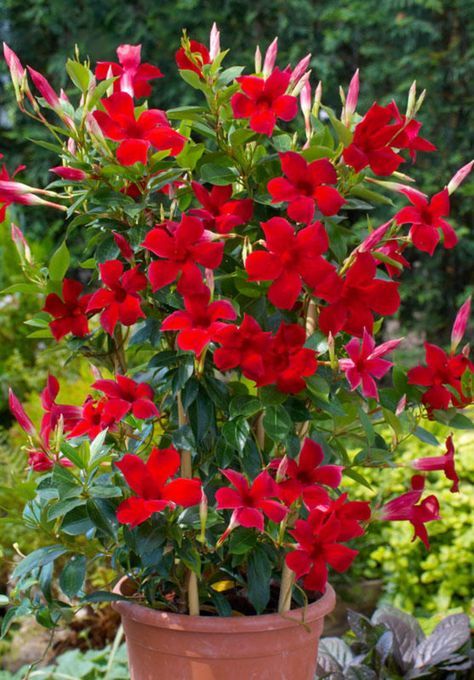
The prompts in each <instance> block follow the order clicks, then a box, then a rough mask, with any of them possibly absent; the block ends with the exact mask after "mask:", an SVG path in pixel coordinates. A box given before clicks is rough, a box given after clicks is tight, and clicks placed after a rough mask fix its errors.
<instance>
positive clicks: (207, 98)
mask: <svg viewBox="0 0 474 680" xmlns="http://www.w3.org/2000/svg"><path fill="white" fill-rule="evenodd" d="M227 52H228V51H227V50H225V51H221V49H220V45H219V32H218V30H217V28H216V26H214V27H213V29H212V32H211V38H210V47H209V48H208V47H206V46H205V45H202V44H199V43H197V42H195V41H193V40H190V39H189V38H188V37H187V36H186V35H185V36H184V38H183V40H182V46H181V47H180V49H179V50H178V51H177V53H176V62H177V65H178V67H179V73H180V75H181V77H182V78H183V79H184V81H185V82H186V83H187V84H188V85H189V86H190V87H191V88H193V89H194V90H195V91H196V103H195V104H194V105H192V106H188V105H186V106H178V107H176V108H173V109H171V110H169V111H167V112H164V111H162V110H160V109H156V108H152V107H151V106H150V105H149V104H148V98H149V96H150V94H151V90H152V87H155V86H156V88H157V89H158V91H159V87H163V85H162V82H163V81H161V80H159V79H161V77H162V73H161V71H160V70H159V68H157V67H156V66H153V65H151V64H149V63H142V62H141V55H140V46H137V45H135V46H134V45H121V46H120V47H119V48H118V50H117V57H118V61H116V62H115V61H113V62H100V63H98V64H96V65H95V66H94V67H92V66H91V65H90V64H89V62H88V61H85V62H82V61H81V60H80V57H79V55H78V54H76V56H75V58H74V59H70V60H68V61H67V64H66V70H67V73H68V75H69V77H70V80H71V81H72V84H73V86H74V87H71V91H70V90H68V94H67V93H65V92H63V91H61V93H60V94H58V93H57V92H56V91H55V90H54V89H53V87H52V86H51V85H50V84H49V83H48V81H47V80H46V79H45V78H44V76H42V75H41V74H40V73H38V72H37V71H35V70H34V69H33V68H31V67H27V68H24V67H23V65H22V64H21V62H20V60H19V58H18V57H17V56H16V54H15V53H13V52H12V50H11V49H10V48H9V47H8V46H5V57H6V60H7V63H8V66H9V68H10V72H11V76H12V80H13V85H14V88H15V93H16V97H17V101H18V104H19V107H20V109H21V110H22V111H24V112H25V114H27V115H28V116H30V117H32V118H33V119H35V120H36V121H38V122H39V123H41V124H42V125H43V126H45V127H46V128H47V129H48V130H49V132H50V133H51V135H52V141H50V142H45V141H44V140H40V141H39V142H38V143H39V144H41V145H43V146H44V145H46V146H47V148H48V149H50V150H52V151H54V152H56V153H57V155H58V159H59V160H58V163H57V165H55V166H54V167H53V168H51V172H53V173H54V175H55V179H54V181H53V182H51V183H50V184H49V185H48V186H47V188H45V189H39V188H36V187H32V186H29V185H26V184H24V183H22V182H21V181H20V180H19V179H18V178H17V177H16V176H15V177H14V176H13V174H11V175H10V174H9V173H11V168H10V169H9V168H8V165H6V166H4V168H3V171H2V179H1V181H0V200H1V201H2V202H3V205H4V206H8V205H9V204H14V203H17V204H25V205H34V206H44V207H45V209H49V210H56V211H58V214H59V215H60V218H61V219H62V218H64V232H63V233H64V239H63V240H62V242H61V244H60V245H59V247H58V249H57V250H56V252H54V253H53V254H52V256H51V259H50V261H49V263H47V265H45V264H44V263H40V262H36V261H35V259H34V258H33V256H32V254H31V252H30V249H29V246H28V243H27V241H26V240H25V238H24V236H23V234H22V232H21V230H20V229H19V227H17V226H16V225H15V224H12V237H13V240H14V242H15V244H16V246H17V249H18V252H19V255H20V259H21V264H22V268H23V272H24V275H25V277H26V279H27V282H26V283H22V284H20V285H19V287H18V288H17V289H16V290H17V291H20V292H21V293H22V294H32V295H35V296H36V297H39V296H42V300H43V301H42V302H41V303H40V302H39V303H38V314H37V316H35V317H34V318H33V319H30V320H29V321H28V323H30V324H31V325H32V326H34V327H36V329H37V330H35V331H34V332H33V334H32V336H33V337H36V338H44V339H45V340H44V341H45V342H49V343H55V342H61V343H64V344H65V345H66V346H67V348H68V350H69V352H70V354H71V357H76V358H77V357H79V358H80V359H81V361H82V362H87V363H88V364H89V365H90V375H91V380H90V383H91V384H90V393H89V394H88V395H85V400H84V402H83V404H82V405H81V406H77V405H70V404H64V403H62V402H61V401H60V400H59V401H58V393H59V390H60V384H59V381H58V380H57V378H56V377H55V376H53V375H51V376H50V377H49V379H48V382H47V385H46V386H45V389H44V391H43V392H42V394H41V402H42V406H43V410H44V415H43V417H42V420H41V423H40V424H39V426H38V425H35V424H34V423H33V422H32V420H31V418H30V417H29V416H28V414H27V413H26V411H25V409H24V407H23V406H22V404H21V403H20V401H19V399H18V398H17V397H16V396H15V394H13V393H11V394H10V405H11V410H12V412H13V414H14V416H15V417H16V419H17V420H18V422H19V424H20V425H21V427H22V428H23V430H24V431H25V432H26V434H27V435H28V444H27V446H26V450H27V454H28V464H29V468H30V474H31V475H32V476H33V477H34V478H35V479H36V492H35V496H34V498H33V499H32V500H31V502H30V503H28V505H27V506H26V509H25V522H27V523H28V524H29V525H30V526H33V527H36V528H38V530H41V532H42V533H43V534H44V535H46V536H47V537H48V541H47V543H48V544H47V545H46V547H43V548H41V549H39V550H36V551H34V552H33V553H31V554H29V555H27V556H26V557H24V559H22V560H21V561H20V562H19V564H18V565H17V566H16V568H15V570H14V572H13V576H12V578H13V583H14V584H15V585H14V589H13V591H12V598H11V599H12V607H11V609H10V610H9V612H8V614H7V616H6V617H5V621H4V630H6V629H7V627H8V626H9V625H10V623H11V622H12V621H13V620H14V618H15V617H16V616H20V615H24V614H35V615H36V617H37V619H38V620H39V621H40V622H41V623H42V624H44V625H46V626H48V627H54V626H55V625H56V624H57V623H58V622H59V621H60V620H61V619H63V618H66V619H67V618H68V617H70V616H71V615H72V613H73V612H74V610H75V608H77V607H80V606H81V605H82V604H83V603H84V602H94V601H95V602H98V601H111V600H113V601H114V606H115V608H116V609H117V610H118V611H119V612H120V614H121V616H122V620H123V625H124V629H125V634H126V638H127V644H128V651H129V658H130V668H131V674H132V677H133V678H134V680H144V678H160V680H167V679H168V678H172V677H173V678H175V677H179V678H180V680H181V679H182V680H185V679H186V678H193V679H194V680H196V679H198V678H202V679H206V680H207V679H210V678H221V677H225V678H228V679H229V680H231V679H233V678H243V677H245V678H259V680H265V679H266V678H272V679H274V678H287V679H290V678H291V680H306V679H308V680H309V679H310V678H312V677H313V675H314V671H315V664H316V654H317V647H318V644H317V643H318V638H319V636H320V634H321V630H322V625H323V618H324V615H325V614H326V613H328V612H329V611H331V609H332V608H333V606H334V599H335V596H334V592H333V590H332V589H331V586H330V585H329V584H328V570H329V571H330V570H331V569H332V570H335V571H337V572H343V571H346V570H347V569H348V568H349V567H350V565H351V563H352V561H353V560H354V558H355V557H356V554H357V550H356V549H355V548H354V547H350V545H347V544H348V543H350V544H351V545H354V544H353V543H351V541H353V540H354V539H358V540H360V538H361V536H362V535H363V534H364V533H365V532H366V531H368V530H369V527H370V522H371V521H376V520H379V521H387V520H388V521H408V522H411V523H412V525H413V527H414V532H415V536H418V537H419V538H420V539H421V540H422V541H423V542H424V543H425V545H426V546H427V547H428V545H429V544H428V534H427V531H426V524H427V523H428V522H430V521H434V520H438V519H439V517H440V514H439V504H438V501H437V499H436V497H435V496H434V495H433V494H430V493H429V490H427V491H426V492H425V490H424V485H425V476H426V475H425V472H426V471H432V470H438V471H440V472H443V471H444V473H445V474H446V475H447V476H448V477H449V478H450V479H452V481H453V491H457V489H458V479H457V475H456V470H455V462H454V460H455V454H454V445H453V440H452V437H451V435H450V436H449V437H448V438H447V440H446V444H445V450H444V449H443V450H441V451H440V450H438V451H436V453H435V454H433V455H430V456H429V457H426V458H423V459H419V460H416V461H414V462H413V465H412V467H413V468H414V469H415V474H413V476H412V477H411V483H410V482H409V477H410V476H411V473H409V472H407V487H408V488H407V491H406V493H404V494H403V495H402V496H399V497H396V498H391V499H382V498H379V497H378V496H377V494H376V493H375V494H374V497H373V503H372V509H371V508H370V504H369V502H362V501H354V500H350V497H349V496H348V493H347V491H346V490H345V486H346V482H350V483H352V485H354V484H365V483H366V482H365V479H364V474H363V469H364V467H377V468H380V472H381V474H382V471H383V469H384V468H389V467H391V466H393V465H396V464H397V463H396V461H397V452H398V449H399V446H400V444H401V443H402V442H404V441H405V440H406V439H407V438H408V437H410V436H415V437H418V438H420V439H422V440H423V441H425V442H426V443H427V445H432V446H438V445H439V443H438V441H437V440H436V439H435V438H434V437H433V435H432V434H430V432H429V431H428V430H426V429H424V428H423V427H422V426H421V424H420V423H421V422H423V420H424V419H428V420H431V419H436V420H440V421H442V422H443V423H445V424H447V425H448V426H449V427H450V428H456V427H465V426H466V423H468V422H469V421H468V419H467V418H466V416H464V415H462V414H461V413H460V412H459V411H460V410H461V409H463V408H464V407H465V406H467V405H468V404H469V403H470V402H471V400H472V391H471V382H470V380H471V375H472V369H473V365H472V363H471V362H470V360H469V356H468V354H469V350H468V348H467V347H466V348H464V349H463V350H459V349H458V347H459V343H460V342H461V339H462V336H463V335H464V332H465V329H466V324H467V321H468V315H469V301H467V302H466V303H465V304H464V305H463V306H462V308H461V309H460V311H459V313H458V314H457V316H456V320H455V323H454V328H453V335H452V344H451V348H450V350H449V351H448V352H445V351H444V350H443V349H442V348H440V347H437V346H435V345H432V344H426V361H425V362H424V363H423V365H420V366H415V367H413V368H411V369H410V370H409V371H408V372H406V370H404V369H403V368H402V367H401V366H399V365H396V366H395V367H393V362H394V358H393V354H392V353H393V352H394V350H396V348H397V347H398V345H399V343H400V342H401V339H390V340H385V342H380V340H376V339H375V336H376V335H377V334H379V335H380V334H381V332H382V331H383V327H382V324H383V320H384V318H385V317H387V316H390V315H393V314H395V313H396V312H397V310H398V307H399V305H400V295H399V290H398V289H399V285H400V284H399V279H400V277H401V275H402V274H403V270H404V269H405V268H406V267H408V266H409V262H408V260H407V259H405V255H406V254H407V253H409V252H410V250H415V251H421V252H422V254H423V257H429V256H430V255H432V254H433V252H434V251H435V249H436V248H452V247H454V246H455V244H456V241H457V236H456V232H455V230H454V229H453V227H452V226H451V225H450V224H449V222H447V221H446V219H445V218H447V217H448V214H449V202H450V195H451V194H452V192H453V191H454V190H455V189H456V188H457V187H458V186H459V184H460V183H461V182H462V181H463V179H464V178H465V177H466V176H467V175H468V173H469V171H470V169H471V166H472V163H471V164H469V165H468V166H465V167H464V168H462V169H461V170H459V171H458V172H457V173H456V174H455V175H454V177H453V179H452V180H451V181H450V182H449V183H448V184H447V186H445V188H443V189H441V190H440V192H439V193H438V194H436V195H435V196H433V197H432V198H431V199H430V198H428V197H427V196H425V195H424V194H423V193H422V192H421V191H420V190H419V189H416V188H414V186H413V182H412V180H411V179H410V177H409V176H408V175H407V174H402V172H400V170H399V167H400V166H402V167H403V169H405V168H409V166H408V165H407V163H408V161H409V157H411V158H412V160H414V159H415V156H416V154H417V153H422V152H433V151H434V150H435V147H434V146H433V144H431V143H430V142H428V141H427V140H426V139H424V138H423V137H422V136H421V135H420V129H421V123H420V122H418V120H417V119H416V117H415V116H416V115H417V113H418V110H419V108H420V105H421V102H422V100H423V98H424V93H422V94H421V95H419V96H418V95H417V93H416V88H415V85H413V86H412V88H411V89H410V92H409V97H408V105H407V110H406V113H405V114H402V113H401V112H400V111H399V109H398V107H397V105H396V104H395V103H394V102H391V103H389V104H388V105H386V106H382V105H380V104H377V103H374V104H373V105H372V106H371V107H370V109H369V110H368V111H367V112H365V113H360V114H359V113H356V108H357V102H358V90H359V76H358V73H356V74H355V75H354V77H353V78H352V80H351V83H350V86H349V90H348V93H347V96H345V95H344V93H343V92H342V91H341V97H342V103H343V106H342V114H341V116H340V117H338V116H337V115H336V113H335V112H334V111H333V110H331V109H330V108H328V107H326V106H324V105H323V104H322V103H321V93H322V88H321V84H319V85H318V86H317V88H316V91H315V94H314V97H313V93H312V86H311V84H310V72H309V71H308V67H309V63H310V55H308V56H306V57H305V58H303V59H302V60H301V61H300V62H299V63H298V64H297V65H296V67H295V68H293V67H291V66H288V67H286V68H284V69H282V68H280V67H278V66H276V65H275V64H276V59H277V41H276V40H275V41H274V42H273V43H272V44H271V45H270V46H269V48H268V49H267V51H266V55H265V58H264V60H262V58H261V55H260V51H259V49H258V48H257V52H256V57H255V69H254V73H253V74H250V75H249V74H244V75H242V74H243V70H244V69H243V68H242V67H240V66H230V67H229V66H228V67H224V65H223V62H224V59H228V57H227ZM262 61H263V65H262ZM77 91H79V93H78V92H77ZM299 105H300V106H301V112H302V116H301V114H300V113H299ZM299 117H302V120H303V121H304V128H303V130H304V131H303V133H302V132H301V130H300V129H299V127H295V121H297V120H298V119H299ZM402 164H403V165H402ZM408 172H409V170H408ZM395 194H398V195H399V196H401V197H402V199H403V202H404V207H401V209H400V210H398V211H396V210H395V209H393V208H392V205H393V204H392V201H391V199H390V195H395ZM379 204H381V205H383V206H389V207H386V208H385V210H390V209H391V217H390V218H389V219H388V220H387V221H386V222H385V223H384V224H382V226H377V227H376V228H374V227H375V225H374V224H373V222H372V220H371V219H367V220H364V219H357V217H358V216H360V215H361V214H362V215H365V214H366V213H367V211H368V210H371V209H372V208H373V207H375V206H377V205H379ZM40 310H41V311H40ZM390 355H391V358H387V357H389V356H390ZM392 367H393V371H392V372H391V369H392ZM390 372H391V378H390ZM97 563H101V564H103V563H106V564H107V565H108V566H109V567H111V568H112V569H113V572H114V573H115V574H116V579H117V582H116V585H115V587H113V584H111V587H110V590H108V591H107V590H106V591H104V590H102V591H95V592H91V586H90V585H89V581H88V578H87V577H88V574H90V573H91V572H92V571H93V570H94V566H95V565H96V564H97Z"/></svg>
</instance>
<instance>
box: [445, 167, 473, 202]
mask: <svg viewBox="0 0 474 680" xmlns="http://www.w3.org/2000/svg"><path fill="white" fill-rule="evenodd" d="M473 165H474V161H471V162H470V163H467V165H463V167H462V168H460V170H458V171H457V172H456V174H455V175H454V176H453V177H452V178H451V180H450V182H449V184H448V186H447V189H448V193H449V194H452V193H453V192H454V191H456V189H457V188H458V186H459V185H460V184H462V182H464V180H465V179H466V177H467V176H468V175H469V173H470V172H471V170H472V166H473Z"/></svg>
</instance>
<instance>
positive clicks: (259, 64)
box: [255, 45, 262, 73]
mask: <svg viewBox="0 0 474 680" xmlns="http://www.w3.org/2000/svg"><path fill="white" fill-rule="evenodd" d="M261 71H262V53H261V52H260V47H259V46H258V45H257V49H256V50H255V73H261Z"/></svg>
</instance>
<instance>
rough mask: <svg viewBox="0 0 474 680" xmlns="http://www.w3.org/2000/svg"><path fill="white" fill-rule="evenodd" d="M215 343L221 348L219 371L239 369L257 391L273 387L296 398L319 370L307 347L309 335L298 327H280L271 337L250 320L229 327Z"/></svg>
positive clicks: (284, 325) (216, 361) (246, 318)
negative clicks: (260, 388)
mask: <svg viewBox="0 0 474 680" xmlns="http://www.w3.org/2000/svg"><path fill="white" fill-rule="evenodd" d="M214 339H215V340H216V341H217V342H218V343H220V344H221V347H220V348H219V349H217V350H216V352H215V354H214V361H215V363H216V366H217V368H219V369H220V370H222V371H227V370H230V369H232V368H237V367H240V368H241V370H242V373H243V374H244V375H245V377H247V378H250V379H251V380H254V381H255V383H256V385H257V386H258V387H263V386H264V385H272V384H274V385H276V387H277V388H278V389H279V390H280V391H281V392H286V393H288V394H296V393H297V392H301V390H304V389H305V387H306V383H305V381H304V378H307V377H309V376H311V375H313V374H314V373H315V372H316V369H317V367H318V361H317V359H316V352H315V351H314V350H312V349H308V348H306V347H304V344H305V341H306V334H305V331H304V328H302V327H301V326H298V325H297V324H281V326H280V328H279V329H278V331H277V332H276V334H275V335H274V336H273V337H271V336H270V334H268V333H264V332H263V331H262V329H261V328H260V326H259V325H258V323H257V322H256V321H255V320H254V319H251V318H250V317H248V316H247V317H245V318H244V321H243V322H242V324H241V326H240V327H238V326H228V327H226V328H224V329H222V330H220V331H218V333H217V334H216V335H215V338H214Z"/></svg>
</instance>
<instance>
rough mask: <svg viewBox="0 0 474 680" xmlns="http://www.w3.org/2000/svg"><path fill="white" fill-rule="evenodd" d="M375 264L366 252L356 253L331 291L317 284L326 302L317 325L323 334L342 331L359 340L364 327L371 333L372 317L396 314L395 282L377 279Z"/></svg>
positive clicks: (397, 295)
mask: <svg viewBox="0 0 474 680" xmlns="http://www.w3.org/2000/svg"><path fill="white" fill-rule="evenodd" d="M376 274H377V264H376V261H375V259H374V258H373V257H372V255H370V254H369V253H358V255H357V256H356V259H355V262H354V264H353V265H352V266H351V267H350V268H349V270H348V271H347V273H346V275H345V276H344V277H339V282H338V285H337V286H333V287H332V289H331V290H329V291H328V290H327V289H324V290H323V288H322V287H321V286H319V285H316V286H315V289H314V292H315V294H316V295H317V296H319V297H321V298H323V300H326V301H327V302H329V305H328V306H327V307H325V308H324V309H322V310H321V314H320V317H319V326H320V328H321V330H322V331H323V333H327V334H328V333H332V334H333V335H336V334H337V333H339V331H345V332H346V333H349V334H350V335H356V336H357V337H361V336H362V334H363V332H364V328H365V329H367V331H368V332H369V333H372V329H373V325H374V319H373V314H374V313H377V314H382V315H384V316H385V315H390V314H395V312H396V311H397V309H398V307H399V306H400V295H399V293H398V285H399V284H398V283H395V282H394V281H386V280H382V279H377V278H376Z"/></svg>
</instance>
